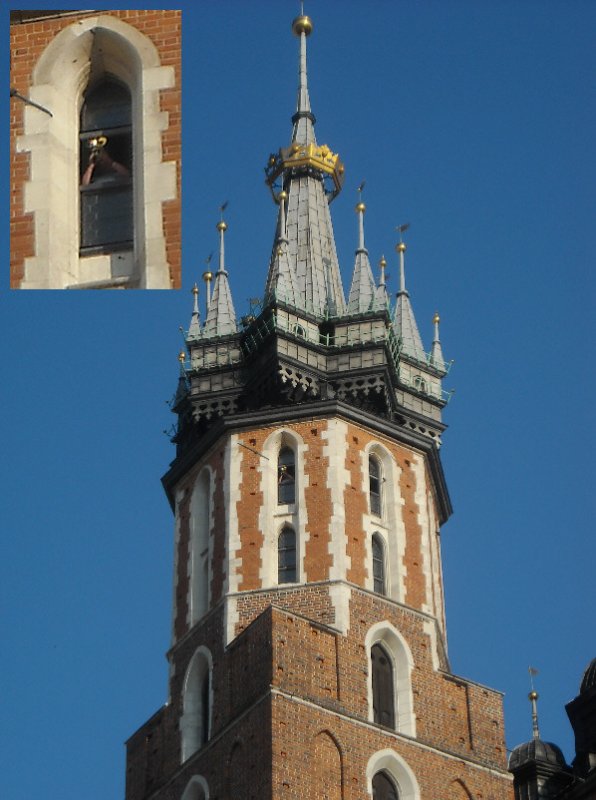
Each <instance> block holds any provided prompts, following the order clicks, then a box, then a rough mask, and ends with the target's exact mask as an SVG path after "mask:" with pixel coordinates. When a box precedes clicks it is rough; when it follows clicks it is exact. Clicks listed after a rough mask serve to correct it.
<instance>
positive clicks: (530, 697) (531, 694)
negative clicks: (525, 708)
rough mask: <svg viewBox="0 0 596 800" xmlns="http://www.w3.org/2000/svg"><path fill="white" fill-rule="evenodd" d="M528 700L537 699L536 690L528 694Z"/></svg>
mask: <svg viewBox="0 0 596 800" xmlns="http://www.w3.org/2000/svg"><path fill="white" fill-rule="evenodd" d="M528 700H538V692H535V691H534V689H532V691H531V692H530V694H529V695H528Z"/></svg>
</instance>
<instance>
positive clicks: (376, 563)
mask: <svg viewBox="0 0 596 800" xmlns="http://www.w3.org/2000/svg"><path fill="white" fill-rule="evenodd" d="M372 557H373V580H374V590H375V592H376V593H377V594H385V551H384V548H383V542H382V541H381V539H380V537H379V536H378V535H377V534H375V535H373V537H372Z"/></svg>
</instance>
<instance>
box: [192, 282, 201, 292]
mask: <svg viewBox="0 0 596 800" xmlns="http://www.w3.org/2000/svg"><path fill="white" fill-rule="evenodd" d="M192 293H193V294H198V293H199V287H198V286H197V284H196V283H195V285H194V286H193V287H192Z"/></svg>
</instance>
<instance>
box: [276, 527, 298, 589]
mask: <svg viewBox="0 0 596 800" xmlns="http://www.w3.org/2000/svg"><path fill="white" fill-rule="evenodd" d="M277 582H278V583H295V582H296V533H295V531H294V529H293V528H290V526H289V525H284V527H283V528H282V531H281V533H280V534H279V538H278V540H277Z"/></svg>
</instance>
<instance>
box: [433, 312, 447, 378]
mask: <svg viewBox="0 0 596 800" xmlns="http://www.w3.org/2000/svg"><path fill="white" fill-rule="evenodd" d="M440 321H441V318H440V317H439V312H438V311H435V315H434V317H433V326H434V336H433V346H432V350H431V351H430V363H431V364H432V365H433V367H436V368H437V369H440V370H444V369H445V359H444V358H443V349H442V348H441V339H440V338H439V322H440Z"/></svg>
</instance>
